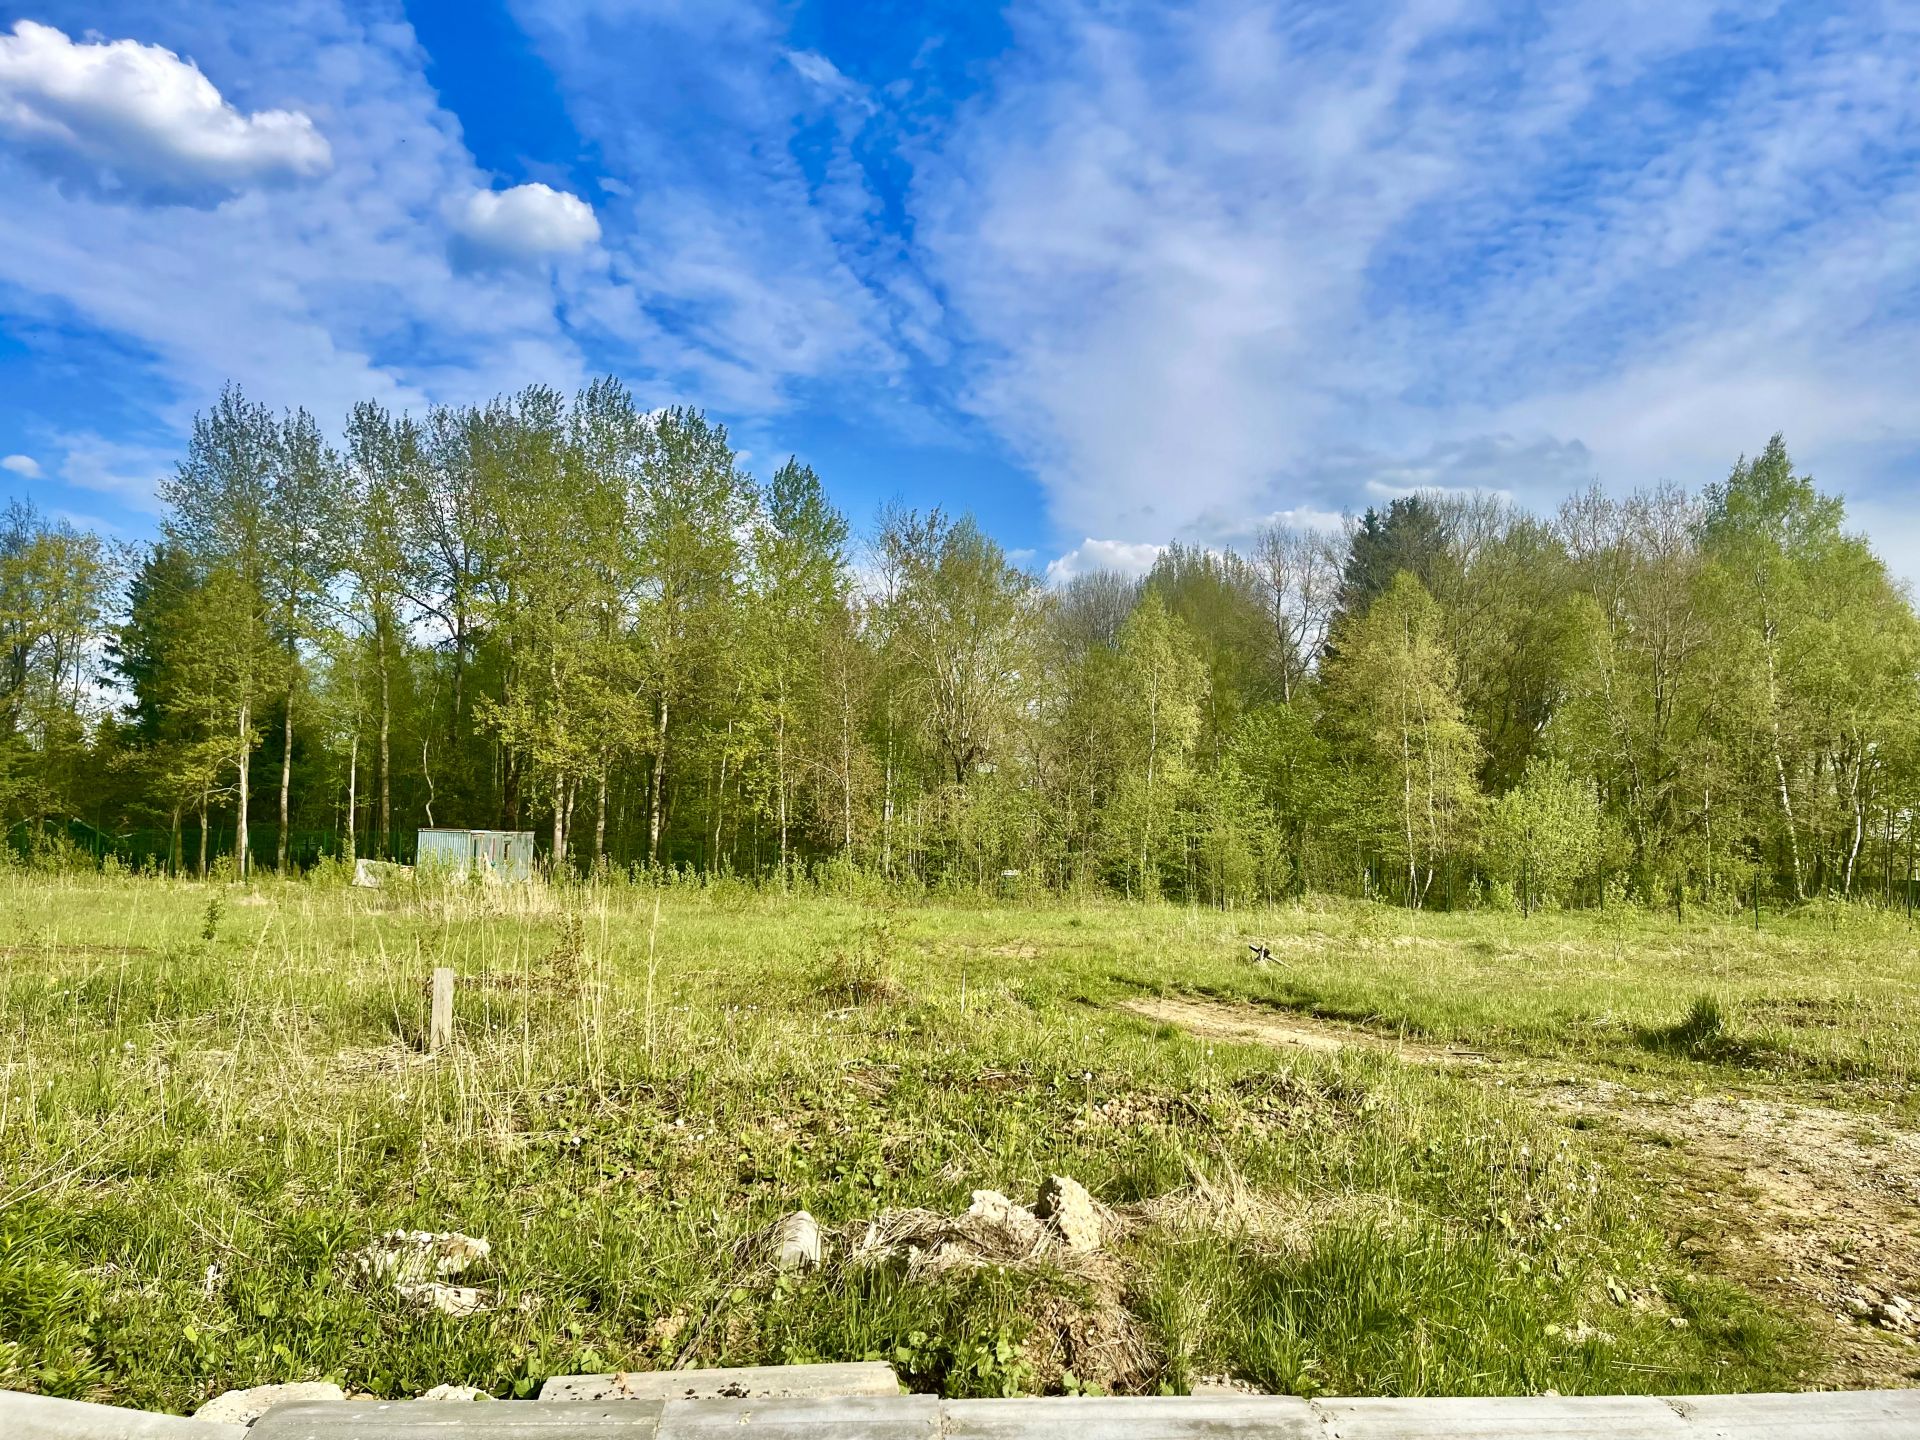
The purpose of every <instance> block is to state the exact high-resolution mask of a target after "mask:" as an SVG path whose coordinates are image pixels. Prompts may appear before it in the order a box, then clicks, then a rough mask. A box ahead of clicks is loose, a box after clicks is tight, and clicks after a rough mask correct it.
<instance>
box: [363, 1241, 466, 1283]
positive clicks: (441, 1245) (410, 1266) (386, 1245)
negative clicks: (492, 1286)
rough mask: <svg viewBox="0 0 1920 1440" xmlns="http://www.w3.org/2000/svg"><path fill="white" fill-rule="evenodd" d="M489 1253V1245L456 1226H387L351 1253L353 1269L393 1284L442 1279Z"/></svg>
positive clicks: (459, 1272)
mask: <svg viewBox="0 0 1920 1440" xmlns="http://www.w3.org/2000/svg"><path fill="white" fill-rule="evenodd" d="M492 1253H493V1246H492V1245H490V1244H488V1243H487V1242H486V1241H485V1240H482V1239H480V1238H478V1237H477V1236H473V1235H462V1234H461V1233H460V1232H459V1231H458V1230H390V1231H388V1232H387V1233H386V1234H385V1235H382V1236H381V1237H380V1238H379V1239H378V1240H376V1241H375V1242H374V1243H373V1244H371V1245H369V1246H368V1247H367V1248H366V1249H364V1250H361V1251H358V1252H356V1253H355V1255H354V1256H353V1265H354V1269H355V1270H357V1271H358V1272H359V1273H360V1274H361V1275H364V1276H367V1277H368V1278H370V1279H375V1280H386V1279H391V1280H392V1281H393V1282H394V1284H396V1285H411V1284H418V1283H420V1282H423V1281H427V1280H445V1279H447V1278H448V1277H449V1276H452V1275H459V1274H463V1273H464V1272H465V1271H466V1270H467V1269H468V1268H470V1267H471V1266H474V1265H477V1264H479V1263H480V1262H481V1261H483V1260H485V1259H486V1258H487V1257H488V1256H489V1255H491V1254H492Z"/></svg>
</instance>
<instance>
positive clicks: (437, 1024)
mask: <svg viewBox="0 0 1920 1440" xmlns="http://www.w3.org/2000/svg"><path fill="white" fill-rule="evenodd" d="M452 1043H453V971H452V970H451V969H450V968H449V967H447V966H445V965H439V966H435V967H434V971H433V1014H432V1016H431V1018H430V1019H429V1020H428V1022H427V1050H428V1052H429V1053H432V1052H434V1051H437V1050H439V1049H440V1047H441V1046H443V1045H451V1044H452Z"/></svg>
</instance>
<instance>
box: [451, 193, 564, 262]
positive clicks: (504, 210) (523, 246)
mask: <svg viewBox="0 0 1920 1440" xmlns="http://www.w3.org/2000/svg"><path fill="white" fill-rule="evenodd" d="M453 226H454V233H455V235H456V236H457V237H458V238H459V240H460V242H461V247H462V250H463V252H464V253H463V255H462V258H463V259H472V260H489V259H491V260H504V261H508V262H512V263H515V264H526V263H529V262H533V261H540V260H548V259H551V258H553V257H554V256H557V255H572V254H576V253H578V252H579V251H581V250H584V249H586V248H587V247H588V246H589V245H592V244H594V243H595V242H596V241H598V240H599V238H600V222H599V221H598V220H597V219H595V218H594V214H593V207H592V206H591V205H589V204H587V202H586V201H584V200H582V199H580V197H579V196H577V195H569V194H567V193H566V191H564V190H555V189H554V188H553V187H552V186H549V185H542V184H540V183H539V182H538V181H535V182H534V183H532V184H527V185H515V186H514V187H513V188H512V189H510V190H476V191H474V192H473V193H472V194H471V195H469V196H468V197H467V198H466V201H465V203H463V204H461V205H460V206H459V207H458V208H457V209H456V210H455V212H454V216H453Z"/></svg>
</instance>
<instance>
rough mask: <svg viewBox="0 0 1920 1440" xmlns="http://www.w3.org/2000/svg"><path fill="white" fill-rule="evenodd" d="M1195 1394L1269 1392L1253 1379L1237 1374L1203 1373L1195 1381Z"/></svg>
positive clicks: (1262, 1393)
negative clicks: (1246, 1378) (1242, 1377)
mask: <svg viewBox="0 0 1920 1440" xmlns="http://www.w3.org/2000/svg"><path fill="white" fill-rule="evenodd" d="M1191 1393H1193V1394H1195V1395H1202V1396H1204V1395H1264V1394H1266V1393H1267V1392H1266V1391H1264V1390H1262V1389H1261V1388H1260V1387H1259V1386H1258V1385H1255V1384H1254V1383H1253V1382H1252V1381H1251V1380H1242V1379H1241V1378H1240V1377H1239V1376H1237V1375H1202V1376H1200V1377H1199V1378H1198V1379H1196V1380H1195V1381H1194V1382H1193V1390H1192V1392H1191Z"/></svg>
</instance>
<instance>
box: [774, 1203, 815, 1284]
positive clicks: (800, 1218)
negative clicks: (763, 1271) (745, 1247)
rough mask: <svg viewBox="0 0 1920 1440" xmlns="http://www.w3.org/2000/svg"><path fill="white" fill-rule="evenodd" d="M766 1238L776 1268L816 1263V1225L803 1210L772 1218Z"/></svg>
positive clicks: (809, 1267)
mask: <svg viewBox="0 0 1920 1440" xmlns="http://www.w3.org/2000/svg"><path fill="white" fill-rule="evenodd" d="M768 1242H769V1248H770V1249H771V1250H772V1252H773V1263H774V1265H775V1266H777V1267H778V1268H779V1269H782V1270H813V1269H816V1268H818V1266H819V1264H820V1226H819V1224H818V1222H816V1221H815V1220H814V1218H813V1216H811V1215H809V1214H808V1213H807V1212H806V1211H805V1210H796V1211H794V1212H793V1213H792V1214H791V1215H783V1216H781V1217H780V1219H779V1220H777V1221H775V1222H774V1226H773V1229H772V1231H771V1232H770V1233H769V1236H768Z"/></svg>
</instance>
